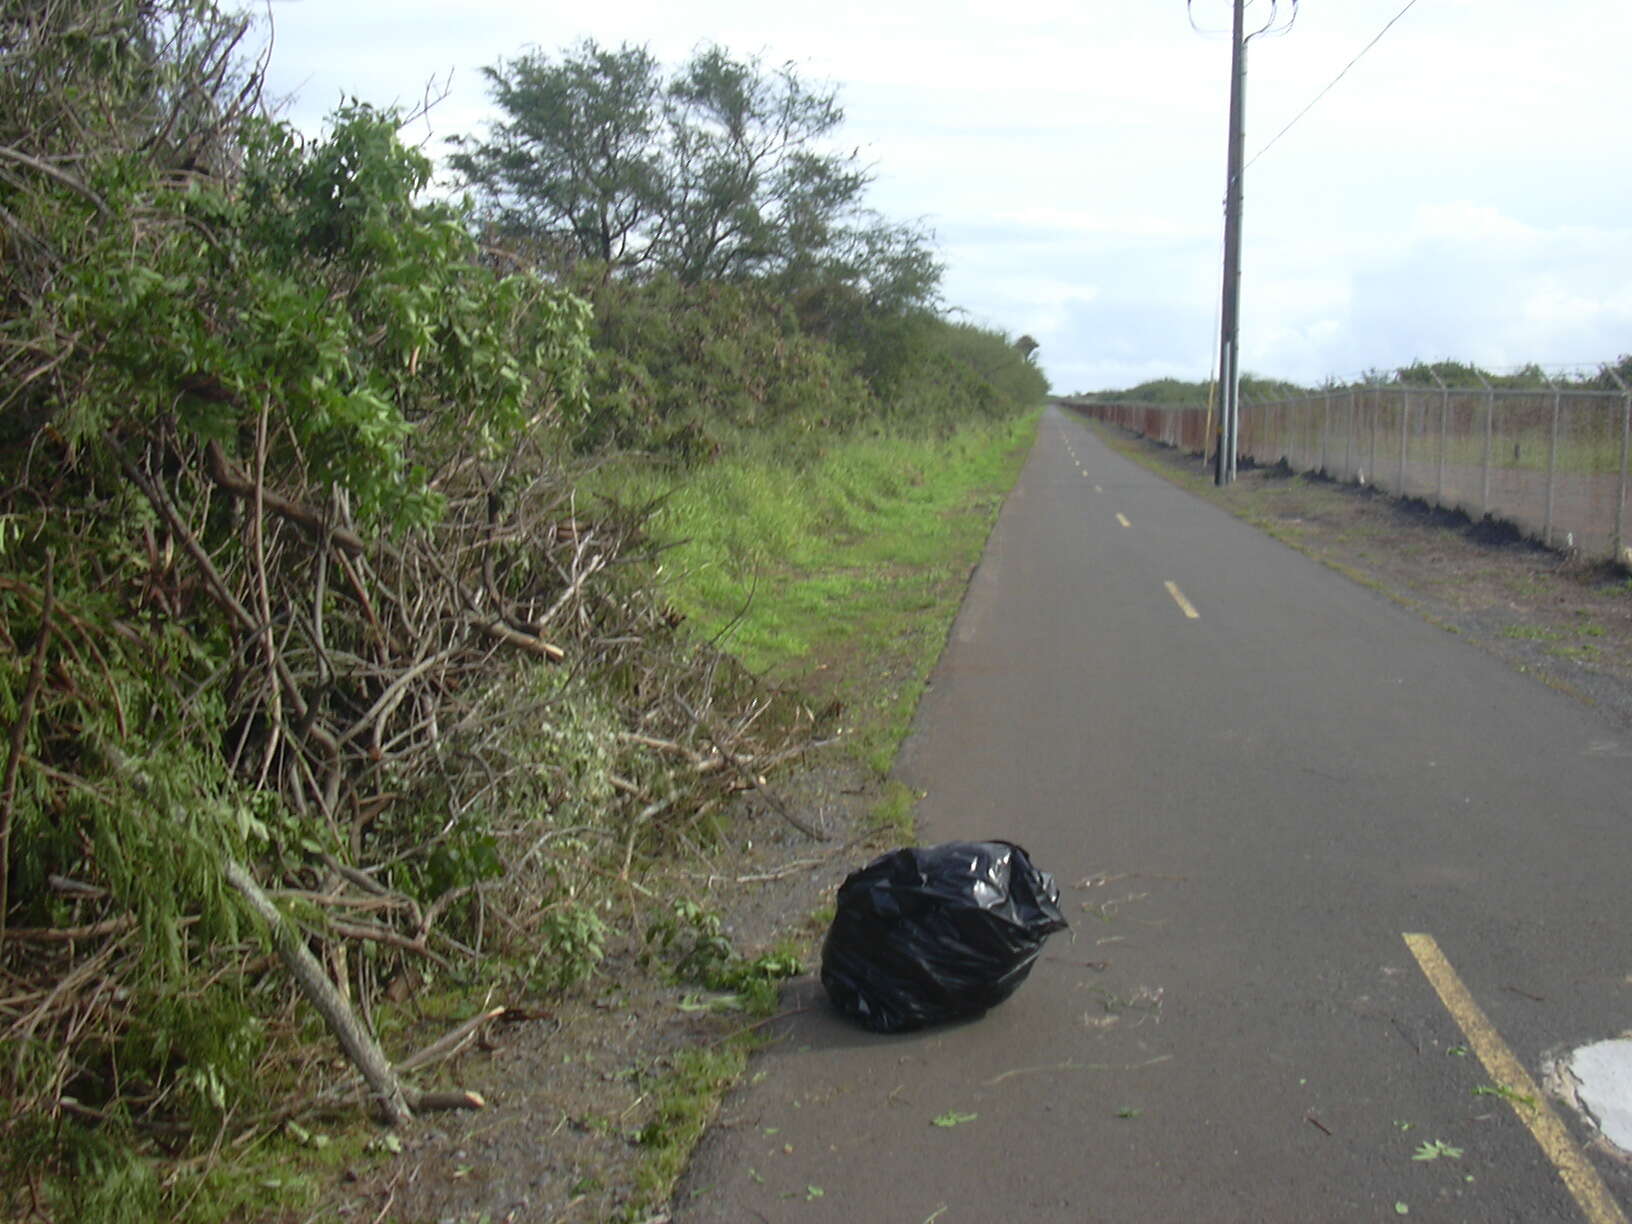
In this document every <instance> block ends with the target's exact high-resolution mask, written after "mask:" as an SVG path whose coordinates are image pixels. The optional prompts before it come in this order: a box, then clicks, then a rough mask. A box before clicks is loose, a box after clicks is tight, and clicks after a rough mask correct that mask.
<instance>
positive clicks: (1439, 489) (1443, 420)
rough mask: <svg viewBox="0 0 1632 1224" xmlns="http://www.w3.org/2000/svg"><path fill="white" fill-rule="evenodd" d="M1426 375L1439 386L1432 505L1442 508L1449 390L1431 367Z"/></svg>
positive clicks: (1449, 400)
mask: <svg viewBox="0 0 1632 1224" xmlns="http://www.w3.org/2000/svg"><path fill="white" fill-rule="evenodd" d="M1428 375H1429V377H1431V378H1432V379H1433V380H1434V382H1435V383H1436V384H1437V385H1438V387H1439V463H1438V465H1437V466H1438V468H1439V470H1438V471H1437V472H1436V473H1435V474H1434V505H1436V506H1438V507H1440V508H1441V509H1444V507H1445V447H1446V445H1447V442H1448V439H1449V437H1450V432H1449V430H1450V417H1451V390H1450V388H1449V387H1447V386H1446V385H1445V380H1444V379H1442V378H1441V377H1440V376H1439V375H1438V374H1436V373H1434V371H1433V370H1432V369H1430V370H1429V371H1428Z"/></svg>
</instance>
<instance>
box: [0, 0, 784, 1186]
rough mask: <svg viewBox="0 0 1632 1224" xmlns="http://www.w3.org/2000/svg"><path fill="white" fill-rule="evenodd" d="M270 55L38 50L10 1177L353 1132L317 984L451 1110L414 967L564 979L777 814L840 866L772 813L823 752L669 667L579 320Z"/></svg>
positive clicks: (425, 170) (55, 34) (738, 689)
mask: <svg viewBox="0 0 1632 1224" xmlns="http://www.w3.org/2000/svg"><path fill="white" fill-rule="evenodd" d="M243 33H244V27H243V24H242V22H241V21H240V20H239V19H236V18H232V19H229V18H226V17H223V16H221V15H220V14H219V13H218V12H216V10H214V8H213V6H211V5H210V4H208V3H205V2H203V0H152V2H151V3H141V4H129V3H122V2H119V0H53V2H52V3H50V4H45V5H23V6H6V7H5V8H3V9H0V61H3V62H4V66H5V69H6V73H5V79H6V82H7V84H6V85H4V86H0V115H3V117H0V243H3V244H4V246H5V247H6V251H7V253H8V257H7V258H6V259H5V260H4V261H0V269H3V271H0V303H3V317H0V731H3V732H4V735H5V739H4V742H3V744H0V752H3V753H4V757H3V773H0V1093H4V1094H5V1095H6V1097H7V1099H8V1101H9V1102H10V1106H11V1107H10V1109H9V1110H8V1116H7V1120H6V1121H5V1122H4V1123H0V1147H4V1148H5V1149H6V1150H7V1151H8V1153H9V1158H10V1159H11V1160H12V1161H14V1162H15V1167H16V1168H17V1169H23V1168H26V1167H27V1165H28V1162H29V1161H30V1160H33V1159H37V1158H41V1154H42V1153H44V1158H50V1155H51V1153H52V1152H55V1151H57V1150H58V1149H56V1148H53V1147H52V1144H54V1143H56V1142H57V1140H56V1138H54V1137H53V1136H55V1135H56V1134H57V1133H58V1130H59V1129H60V1128H59V1127H58V1123H59V1122H60V1121H61V1120H62V1119H63V1118H64V1117H65V1116H66V1117H68V1118H71V1119H77V1120H79V1121H81V1122H84V1123H87V1124H93V1125H102V1124H108V1123H117V1124H120V1125H125V1124H134V1125H135V1126H137V1127H138V1128H140V1129H142V1130H144V1131H145V1132H146V1133H148V1134H150V1135H151V1136H153V1137H154V1138H155V1139H156V1140H158V1141H161V1142H163V1143H166V1144H171V1145H178V1144H180V1143H182V1142H183V1140H184V1138H185V1137H186V1136H187V1135H188V1134H190V1133H196V1131H197V1129H198V1128H199V1127H201V1126H204V1127H210V1128H215V1129H217V1130H218V1131H220V1130H223V1129H224V1128H225V1126H226V1125H227V1124H228V1123H229V1122H230V1121H232V1120H234V1119H236V1120H237V1121H238V1122H244V1121H248V1120H252V1117H253V1118H259V1119H265V1118H266V1117H269V1116H281V1115H285V1114H287V1112H288V1111H289V1110H290V1109H292V1108H296V1107H302V1106H306V1105H316V1104H324V1103H330V1104H332V1103H333V1102H334V1101H336V1100H339V1099H347V1098H346V1094H347V1093H350V1092H353V1091H354V1089H355V1076H353V1075H352V1074H351V1073H350V1072H346V1073H339V1072H335V1071H333V1070H329V1071H327V1072H322V1073H320V1072H319V1069H320V1068H323V1067H327V1066H329V1063H330V1062H332V1060H326V1059H323V1058H322V1057H320V1056H318V1055H317V1054H315V1053H314V1052H313V1051H312V1049H311V1047H310V1044H309V1041H307V1042H306V1043H305V1044H303V1039H302V1037H301V1026H300V1025H299V1023H298V1021H297V1019H296V1016H297V1011H296V1008H297V1003H298V996H297V993H296V989H295V986H294V985H293V984H292V983H293V981H298V982H299V988H300V992H301V993H303V994H304V995H305V996H306V997H307V998H308V999H310V1000H311V1002H313V1003H314V1004H315V1005H317V1006H318V1007H319V1009H320V1010H321V1011H322V1012H323V1014H324V1016H325V1018H326V1019H327V1020H328V1022H329V1024H330V1027H331V1029H333V1031H334V1033H335V1035H336V1036H337V1037H339V1038H340V1040H341V1041H342V1043H343V1044H345V1046H346V1049H347V1051H348V1053H349V1054H350V1055H351V1057H352V1060H353V1062H354V1063H356V1064H357V1066H358V1068H359V1069H360V1070H361V1071H362V1073H363V1075H364V1076H365V1078H366V1079H367V1081H368V1087H369V1089H370V1091H371V1093H372V1094H373V1096H374V1097H375V1098H376V1099H377V1103H378V1104H379V1105H380V1106H381V1108H382V1109H383V1110H384V1112H385V1113H386V1115H387V1116H389V1117H392V1118H399V1119H400V1118H402V1117H404V1116H406V1113H407V1110H408V1109H409V1108H411V1107H412V1105H413V1104H414V1103H415V1100H416V1099H417V1100H418V1101H419V1102H420V1103H422V1104H436V1103H446V1102H438V1101H436V1100H434V1099H432V1098H426V1097H418V1098H416V1097H415V1095H414V1094H413V1093H411V1092H405V1091H404V1090H403V1086H402V1084H401V1083H400V1082H398V1080H397V1076H396V1072H397V1070H400V1069H401V1067H400V1064H399V1066H398V1068H396V1069H393V1068H392V1067H391V1066H390V1064H389V1062H387V1061H386V1060H384V1058H383V1056H382V1055H381V1054H380V1052H379V1051H378V1049H377V1048H373V1047H372V1041H373V1039H372V1037H371V1036H370V1033H371V1031H372V1029H373V1027H374V1026H373V1024H372V1018H373V1017H372V1012H373V1009H374V1007H375V1006H376V1004H377V1002H378V1000H379V998H380V997H381V995H382V993H383V992H384V991H385V990H386V989H387V987H388V984H389V983H390V982H391V981H392V980H393V979H394V978H395V977H397V976H398V975H399V974H400V973H401V972H402V971H403V969H404V967H405V966H407V965H410V964H414V965H416V966H418V967H419V968H421V969H423V970H434V971H437V972H444V973H445V972H448V971H457V970H458V969H459V968H460V966H461V965H462V964H469V963H470V962H472V961H473V960H474V959H476V958H481V957H485V956H488V955H490V954H492V953H493V952H494V951H495V948H496V946H503V947H504V948H505V949H506V950H510V951H515V950H518V949H527V948H529V947H532V948H540V947H549V946H551V945H550V943H549V941H548V940H547V939H545V940H541V932H545V933H547V932H548V931H549V930H551V929H560V927H561V923H560V921H559V920H560V918H561V915H562V914H563V913H566V912H569V911H571V910H572V909H573V908H574V907H582V906H583V905H584V895H583V894H584V892H585V890H586V887H588V885H586V876H590V875H595V874H596V873H599V877H598V878H600V879H601V881H602V886H603V887H604V877H605V876H606V875H607V874H610V875H612V876H614V877H615V876H617V875H619V874H623V875H624V876H627V875H628V873H629V871H630V870H631V866H632V864H633V863H634V862H635V859H636V855H637V854H638V853H639V852H640V851H641V849H642V848H643V847H645V848H651V847H657V846H662V845H665V844H672V843H674V842H675V841H677V840H680V839H683V838H685V837H686V836H687V835H688V830H689V828H690V826H691V824H692V823H694V822H696V821H697V820H698V819H699V818H700V816H701V814H703V813H705V812H707V811H708V810H709V809H710V808H711V807H713V806H717V805H718V804H720V803H721V802H723V801H724V800H725V799H726V798H727V797H728V796H729V795H731V794H733V793H736V792H739V791H743V790H753V791H756V792H759V793H761V794H762V796H763V798H764V802H765V803H766V804H767V805H769V806H770V807H772V808H774V809H775V810H777V811H779V812H780V813H781V814H782V815H783V816H784V817H786V818H787V819H788V820H789V821H790V822H793V823H795V824H799V825H801V826H802V827H804V828H805V831H806V832H810V833H815V832H816V830H813V829H811V828H809V826H805V825H803V822H802V821H800V820H799V818H798V817H797V816H796V815H795V814H794V813H792V812H790V811H788V810H787V809H786V808H785V807H784V806H782V805H781V804H780V803H779V802H778V801H777V800H776V799H775V797H774V795H771V794H770V792H769V791H768V790H767V789H766V783H765V780H764V773H765V771H766V770H767V769H768V768H769V767H770V766H771V765H772V764H774V763H775V762H776V761H778V760H780V759H782V758H784V757H786V756H788V755H791V754H793V753H796V752H798V751H801V750H802V744H801V737H802V736H803V735H804V734H805V733H806V726H805V724H804V723H802V722H801V720H800V718H799V717H798V716H797V715H796V714H795V715H793V716H788V715H785V714H783V713H780V712H779V713H776V714H774V715H773V716H771V717H767V716H766V715H767V711H768V710H769V709H770V706H771V702H772V698H771V696H770V695H768V694H765V693H763V692H760V691H759V690H758V689H757V688H756V686H755V685H754V684H753V683H752V682H751V681H750V680H749V678H747V677H745V676H743V675H742V674H741V673H740V672H739V671H738V670H737V669H735V667H734V665H732V664H730V663H729V661H727V660H725V659H724V658H723V657H722V656H720V655H718V654H716V653H714V652H712V651H710V650H708V649H706V648H701V647H697V646H692V645H688V644H686V643H685V642H684V641H683V639H682V637H681V635H679V634H678V633H677V632H676V621H677V619H678V618H677V617H676V616H674V614H673V613H672V612H671V611H670V610H668V609H667V608H666V607H665V606H664V604H663V603H662V601H661V599H660V598H659V597H657V596H656V595H655V594H654V593H653V590H652V587H653V584H652V566H653V563H654V550H653V549H652V548H651V546H650V545H649V543H648V542H647V541H646V540H645V539H644V537H643V535H642V530H641V526H642V521H643V518H644V514H643V512H642V510H641V509H640V508H633V509H625V508H620V507H617V506H613V505H609V504H605V503H599V504H597V505H595V506H592V507H591V506H585V505H581V504H579V500H578V498H577V495H576V493H575V487H576V484H577V482H576V480H575V478H574V475H573V473H572V472H570V471H568V470H567V469H566V468H565V467H564V466H563V464H562V461H561V458H560V456H561V455H563V454H565V453H567V451H568V450H569V447H568V446H567V445H566V443H565V441H564V439H565V436H566V434H567V433H568V430H569V427H570V425H571V422H572V421H573V420H574V419H575V417H578V416H581V415H582V414H583V412H584V386H585V381H586V375H585V370H586V366H587V363H588V362H589V360H590V354H589V351H588V344H587V340H586V336H587V308H586V307H585V305H584V304H583V302H581V301H580V300H578V299H577V298H575V297H573V296H572V295H571V294H570V293H568V292H566V291H564V290H562V289H560V288H559V287H557V286H555V285H552V284H550V283H548V282H547V281H545V280H543V279H541V278H540V277H538V276H536V275H532V274H529V273H526V272H520V273H511V274H508V275H505V274H501V273H500V272H499V271H497V270H495V268H494V266H493V261H491V260H488V259H484V258H483V257H482V255H481V253H480V252H479V251H478V249H477V248H476V245H475V243H474V241H473V239H472V237H471V227H470V226H469V225H468V224H467V223H466V219H465V218H463V217H461V216H460V215H459V214H458V213H456V212H455V211H453V210H451V209H450V208H448V207H447V206H444V205H437V204H430V205H427V204H422V203H420V202H418V201H419V196H420V193H421V191H422V189H423V188H424V187H425V185H426V183H427V181H428V177H429V173H430V167H429V163H428V162H427V161H426V160H425V159H424V158H423V157H422V156H420V155H419V154H418V153H416V152H414V151H413V150H410V149H407V148H405V147H404V146H403V145H401V143H400V142H399V141H398V140H397V138H396V126H397V123H398V120H397V117H396V116H394V115H389V114H387V115H381V114H377V113H375V112H372V111H369V110H367V109H366V108H353V109H350V110H347V111H343V112H342V113H341V114H340V115H339V116H338V117H337V118H336V120H335V123H334V126H333V130H332V131H331V133H330V135H329V136H328V138H327V139H326V140H325V141H322V142H317V143H313V144H308V143H306V142H303V141H301V140H300V139H298V138H297V137H295V136H294V135H293V133H291V132H290V131H289V129H287V128H285V127H281V126H279V125H277V124H274V123H271V122H269V121H268V120H266V119H265V118H264V117H262V116H260V115H259V114H258V113H257V109H258V108H257V104H256V99H257V97H258V87H259V75H258V69H257V68H255V67H254V66H250V67H249V68H247V69H242V68H240V67H237V66H235V65H237V64H238V61H237V59H236V58H235V56H236V55H237V52H236V48H237V47H238V46H239V44H240V42H241V40H242V37H243ZM70 95H71V96H72V97H76V98H78V99H79V100H80V102H79V104H78V106H77V108H76V107H71V106H68V105H67V104H66V103H65V102H64V98H65V97H68V96H70ZM86 99H89V100H90V103H87V102H86ZM13 256H15V257H13ZM268 931H269V932H270V939H268V938H266V934H267V932H268ZM257 932H259V934H257ZM538 955H539V954H538V953H536V952H535V959H536V958H537V956H538ZM563 960H564V964H563V966H561V967H559V968H555V969H552V968H551V967H550V966H548V965H545V966H542V967H541V972H540V975H539V976H540V979H541V980H543V981H546V982H553V983H557V984H560V983H565V982H569V981H571V980H572V979H573V976H574V973H575V972H577V970H576V969H575V968H574V966H578V967H581V966H582V965H583V964H585V963H592V958H589V959H586V957H585V956H576V957H574V956H568V957H565V958H563ZM460 1031H464V1030H456V1034H457V1033H458V1032H460ZM456 1034H450V1037H451V1036H454V1035H456ZM466 1035H467V1036H468V1032H466ZM297 1068H304V1069H303V1070H300V1071H299V1073H298V1074H297ZM251 1086H253V1098H252V1097H251ZM248 1099H254V1100H255V1101H256V1110H255V1112H254V1113H253V1115H252V1116H251V1115H250V1114H246V1112H245V1110H246V1106H245V1104H244V1102H245V1101H246V1100H248ZM454 1103H461V1102H457V1101H456V1102H454ZM463 1103H469V1102H463Z"/></svg>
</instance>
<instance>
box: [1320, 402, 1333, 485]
mask: <svg viewBox="0 0 1632 1224" xmlns="http://www.w3.org/2000/svg"><path fill="white" fill-rule="evenodd" d="M1321 399H1322V404H1321V412H1320V474H1321V475H1322V476H1328V477H1329V476H1330V475H1331V474H1332V469H1331V464H1330V463H1329V461H1328V460H1327V458H1326V447H1327V445H1328V444H1329V443H1330V441H1331V437H1332V384H1331V383H1327V384H1326V394H1325V395H1324V396H1322V397H1321Z"/></svg>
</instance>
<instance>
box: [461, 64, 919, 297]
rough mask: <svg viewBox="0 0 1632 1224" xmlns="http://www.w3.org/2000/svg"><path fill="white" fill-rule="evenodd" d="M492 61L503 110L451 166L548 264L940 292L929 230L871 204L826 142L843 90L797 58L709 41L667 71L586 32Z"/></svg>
mask: <svg viewBox="0 0 1632 1224" xmlns="http://www.w3.org/2000/svg"><path fill="white" fill-rule="evenodd" d="M485 71H486V75H487V79H488V82H489V84H490V86H491V87H492V93H493V99H494V101H495V102H496V103H497V104H498V106H499V109H500V110H501V111H503V112H504V114H505V116H506V117H505V119H504V120H503V121H501V122H499V123H497V124H494V125H493V126H492V128H491V129H490V130H489V132H488V134H487V139H486V140H485V141H477V140H475V139H473V138H469V137H456V138H454V141H453V143H454V144H455V145H456V146H457V147H458V149H459V151H458V152H456V153H455V154H454V155H453V156H452V157H450V158H449V165H450V166H451V167H452V168H453V169H454V170H455V171H457V172H458V173H459V174H460V175H462V176H463V177H464V180H465V182H466V183H467V184H468V185H469V186H470V187H471V188H472V189H473V190H474V192H475V193H476V196H477V198H478V200H479V201H480V205H481V209H482V213H483V215H484V216H485V217H486V218H487V219H488V220H489V221H490V222H491V223H492V225H493V226H494V227H495V228H496V229H497V230H498V231H499V232H500V233H501V234H503V235H504V236H505V237H506V238H507V239H509V240H512V241H520V242H521V243H522V244H523V245H524V246H526V247H528V248H529V249H530V250H531V252H532V253H533V254H534V255H535V256H536V257H538V258H540V259H541V260H542V261H544V262H546V263H550V264H571V263H574V262H577V261H582V260H587V261H590V262H593V263H596V264H599V265H601V266H604V267H606V268H608V269H612V270H615V271H618V272H624V273H626V272H630V271H633V270H636V269H658V270H661V271H664V272H668V273H670V274H672V275H674V276H676V277H678V278H679V279H680V280H681V281H682V282H684V283H686V284H697V283H701V282H706V281H740V280H744V279H756V280H765V281H770V282H774V283H775V284H776V285H778V287H779V288H781V289H782V290H784V291H786V290H789V289H791V288H793V287H794V286H797V285H809V284H817V283H838V284H846V285H852V286H856V287H858V288H862V289H864V290H865V291H866V292H868V293H870V294H873V295H874V296H875V298H876V299H877V300H879V301H883V300H885V299H891V300H892V302H893V303H897V304H912V305H923V304H926V303H927V302H929V301H930V300H932V299H933V296H934V291H935V288H936V285H937V284H938V281H939V274H940V269H939V265H938V264H936V263H935V261H934V260H933V258H932V257H930V256H929V255H928V254H927V250H926V239H927V236H926V235H925V234H924V233H923V232H922V231H921V230H920V229H919V228H918V227H916V226H911V225H892V224H890V223H888V222H886V221H884V220H883V219H882V218H879V217H878V216H877V215H876V214H873V213H871V212H869V211H868V210H867V209H866V208H865V207H863V205H862V202H861V201H862V195H863V193H864V191H865V189H866V187H867V184H868V181H869V178H870V176H869V175H868V173H867V172H866V171H865V170H864V169H863V168H862V167H861V165H860V161H859V157H858V155H857V154H855V153H851V154H850V155H848V156H845V155H841V154H838V153H833V152H828V151H827V150H826V149H825V147H824V145H825V144H826V142H827V141H828V138H829V137H830V136H831V135H832V133H833V132H834V131H835V130H836V129H837V128H838V126H839V124H840V123H841V122H842V121H843V112H842V110H841V109H840V108H839V105H838V101H837V97H836V95H835V93H834V92H833V91H832V90H831V89H828V90H821V89H811V88H809V87H808V86H806V85H805V83H804V82H803V81H801V80H800V78H799V76H798V74H797V73H796V72H795V71H794V69H793V66H792V65H791V64H784V65H781V66H780V67H777V68H767V67H766V65H764V64H763V63H761V62H760V61H759V60H758V59H753V58H750V59H737V58H734V57H733V56H732V55H731V54H730V53H729V52H727V51H726V50H725V49H724V48H722V47H719V46H705V47H702V48H700V49H698V51H697V52H696V53H695V54H694V55H693V56H692V58H691V59H690V61H689V62H687V63H686V64H685V65H684V66H683V67H681V68H680V69H679V70H678V71H677V72H676V73H675V74H674V75H673V76H672V77H670V78H669V79H667V80H665V79H664V77H663V75H662V69H661V67H660V65H659V64H658V62H657V61H656V60H655V59H654V58H653V57H652V55H651V53H650V52H649V51H648V50H647V49H646V48H643V47H635V46H631V45H629V44H625V45H623V46H622V47H620V48H619V49H618V50H616V51H612V50H607V49H605V48H602V47H600V46H599V45H597V44H596V43H595V42H593V41H589V40H586V41H584V42H582V43H579V44H578V45H576V46H575V47H572V48H570V49H569V50H567V51H566V52H564V53H562V54H561V55H559V56H557V57H551V56H549V55H546V54H544V53H542V52H528V53H526V54H523V55H521V56H518V57H516V58H515V59H513V60H511V61H509V62H502V61H501V62H500V63H499V64H496V65H494V66H492V67H490V68H488V69H486V70H485Z"/></svg>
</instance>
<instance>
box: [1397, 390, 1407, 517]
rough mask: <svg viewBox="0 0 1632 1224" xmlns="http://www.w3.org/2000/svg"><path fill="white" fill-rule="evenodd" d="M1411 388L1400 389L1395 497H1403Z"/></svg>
mask: <svg viewBox="0 0 1632 1224" xmlns="http://www.w3.org/2000/svg"><path fill="white" fill-rule="evenodd" d="M1410 426H1411V388H1410V387H1402V388H1401V389H1400V484H1399V487H1398V488H1397V489H1395V490H1394V496H1395V497H1404V496H1405V444H1406V439H1408V438H1409V437H1410V436H1411V428H1410Z"/></svg>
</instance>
